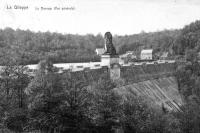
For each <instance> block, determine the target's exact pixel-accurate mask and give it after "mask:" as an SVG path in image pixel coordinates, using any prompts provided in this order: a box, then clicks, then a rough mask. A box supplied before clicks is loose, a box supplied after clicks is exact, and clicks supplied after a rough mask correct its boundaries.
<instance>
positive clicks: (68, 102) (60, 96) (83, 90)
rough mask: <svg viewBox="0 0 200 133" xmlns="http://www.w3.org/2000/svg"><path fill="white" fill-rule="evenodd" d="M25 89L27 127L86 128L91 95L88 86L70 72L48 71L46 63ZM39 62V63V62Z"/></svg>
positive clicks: (48, 128) (82, 129)
mask: <svg viewBox="0 0 200 133" xmlns="http://www.w3.org/2000/svg"><path fill="white" fill-rule="evenodd" d="M43 63H44V64H43V65H42V66H43V67H40V68H45V70H39V71H38V73H37V75H36V76H35V78H34V79H33V80H32V81H31V82H30V84H29V86H28V87H27V89H26V93H27V95H28V96H29V103H28V105H29V112H30V113H29V114H30V116H29V117H30V120H29V124H28V126H29V127H28V128H30V129H37V130H42V131H45V132H47V131H55V130H56V131H62V132H82V131H85V130H86V131H87V130H89V128H88V126H90V125H91V124H90V117H89V115H88V112H89V111H88V109H89V105H90V101H91V100H90V96H89V93H88V91H87V85H85V84H84V83H83V82H82V81H78V80H77V79H76V78H75V77H73V74H72V75H71V74H70V73H64V74H58V73H56V72H54V71H51V70H52V69H50V67H48V66H49V65H48V64H51V63H48V62H43ZM40 64H41V63H40Z"/></svg>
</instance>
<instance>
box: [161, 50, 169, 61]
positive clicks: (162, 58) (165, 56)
mask: <svg viewBox="0 0 200 133" xmlns="http://www.w3.org/2000/svg"><path fill="white" fill-rule="evenodd" d="M168 54H169V53H168V52H163V54H162V55H161V56H160V59H161V60H165V59H167V57H168Z"/></svg>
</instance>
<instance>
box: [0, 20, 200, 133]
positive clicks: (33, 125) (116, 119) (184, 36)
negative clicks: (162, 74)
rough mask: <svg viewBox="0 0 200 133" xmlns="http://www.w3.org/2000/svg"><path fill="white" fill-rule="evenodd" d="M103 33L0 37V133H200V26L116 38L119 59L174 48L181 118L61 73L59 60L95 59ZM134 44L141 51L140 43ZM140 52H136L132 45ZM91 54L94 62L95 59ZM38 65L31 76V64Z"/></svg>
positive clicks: (103, 82) (104, 84)
mask: <svg viewBox="0 0 200 133" xmlns="http://www.w3.org/2000/svg"><path fill="white" fill-rule="evenodd" d="M103 43H104V42H103V37H102V35H97V36H94V35H86V36H80V35H61V34H58V33H48V32H46V33H40V32H39V33H33V32H31V31H23V30H16V31H15V30H12V29H10V28H7V29H4V30H1V32H0V47H1V48H0V50H1V52H0V54H1V56H0V57H1V60H0V62H1V64H2V65H6V67H4V68H2V70H1V73H0V77H1V78H0V131H1V132H5V133H9V132H10V133H14V132H15V133H28V132H36V133H66V132H68V133H105V132H107V133H112V132H114V131H116V130H123V131H124V133H199V132H200V119H199V118H200V64H199V62H198V56H199V50H200V49H199V48H200V47H199V46H200V21H195V22H193V23H191V24H190V25H187V26H185V27H184V28H183V29H180V30H172V31H168V30H165V31H161V32H155V33H141V34H138V35H132V36H131V35H129V36H114V43H115V44H116V45H115V46H116V47H117V49H118V52H119V53H123V52H125V51H126V48H128V47H129V48H128V49H129V50H130V49H131V50H134V49H140V48H141V47H153V48H155V49H157V51H158V52H162V51H167V50H170V49H171V50H172V51H173V52H172V55H173V56H184V57H185V59H186V62H184V63H177V68H176V72H175V76H176V79H177V82H178V86H179V92H180V94H181V95H182V98H183V100H184V105H183V106H182V107H181V111H180V112H169V111H168V110H166V109H165V108H161V109H155V108H152V107H153V106H149V105H151V103H149V102H147V101H145V99H143V98H142V97H136V96H131V95H130V96H127V97H126V98H125V97H122V96H121V95H119V94H118V93H116V91H115V89H114V88H116V87H118V86H120V84H119V82H113V81H112V80H110V79H109V77H108V76H107V75H106V74H104V73H102V75H96V76H99V77H100V78H99V80H98V81H95V82H92V83H90V84H88V83H87V82H85V81H84V80H82V79H80V78H78V77H75V76H73V74H70V73H69V72H64V73H62V74H59V73H57V72H56V69H55V68H54V67H53V63H55V62H76V61H80V60H82V61H89V60H94V61H96V60H98V58H99V57H97V56H95V53H94V49H95V48H96V47H102V46H103ZM136 44H137V45H136ZM134 46H135V47H134ZM92 55H94V56H92ZM29 63H30V64H32V63H39V69H38V70H37V72H36V75H35V76H34V77H30V76H29V75H28V74H27V73H26V71H27V67H26V66H25V65H26V64H29Z"/></svg>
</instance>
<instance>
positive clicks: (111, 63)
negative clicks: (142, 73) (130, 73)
mask: <svg viewBox="0 0 200 133" xmlns="http://www.w3.org/2000/svg"><path fill="white" fill-rule="evenodd" d="M101 65H102V66H107V67H108V69H109V73H110V74H109V75H110V78H111V79H112V80H116V79H119V78H120V65H119V56H118V55H106V54H104V55H102V56H101Z"/></svg>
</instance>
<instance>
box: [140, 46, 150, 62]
mask: <svg viewBox="0 0 200 133" xmlns="http://www.w3.org/2000/svg"><path fill="white" fill-rule="evenodd" d="M140 58H141V60H152V59H153V49H143V50H142V51H141V55H140Z"/></svg>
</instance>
